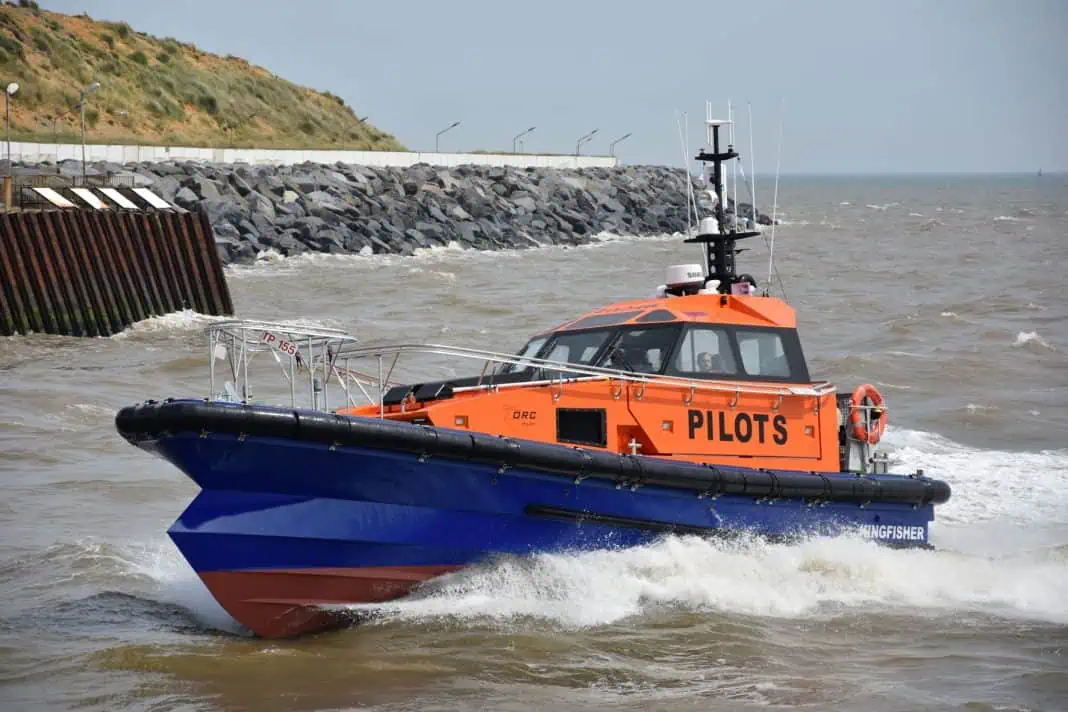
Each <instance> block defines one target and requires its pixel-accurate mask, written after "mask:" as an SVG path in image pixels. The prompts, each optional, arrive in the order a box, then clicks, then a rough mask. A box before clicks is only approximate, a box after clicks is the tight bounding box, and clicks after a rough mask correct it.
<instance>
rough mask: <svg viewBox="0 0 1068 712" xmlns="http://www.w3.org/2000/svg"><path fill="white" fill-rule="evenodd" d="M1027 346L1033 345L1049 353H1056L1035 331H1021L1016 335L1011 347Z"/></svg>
mask: <svg viewBox="0 0 1068 712" xmlns="http://www.w3.org/2000/svg"><path fill="white" fill-rule="evenodd" d="M1027 344H1034V345H1035V346H1040V347H1042V348H1044V349H1049V350H1050V351H1056V349H1055V348H1053V345H1052V344H1050V343H1049V342H1048V341H1046V340H1045V339H1043V338H1042V337H1041V336H1039V335H1038V332H1037V331H1021V332H1019V333H1018V334H1016V341H1014V342H1013V343H1012V345H1013V346H1026V345H1027Z"/></svg>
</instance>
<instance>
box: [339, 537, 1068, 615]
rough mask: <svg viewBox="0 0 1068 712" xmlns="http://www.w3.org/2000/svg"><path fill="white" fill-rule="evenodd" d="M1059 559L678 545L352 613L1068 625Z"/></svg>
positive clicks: (502, 569) (501, 565)
mask: <svg viewBox="0 0 1068 712" xmlns="http://www.w3.org/2000/svg"><path fill="white" fill-rule="evenodd" d="M1059 551H1061V550H1060V549H1053V550H1048V551H1044V552H1031V553H1027V554H1023V555H1017V556H1010V557H983V556H969V555H964V554H959V553H954V552H951V551H940V552H924V551H894V550H889V549H886V548H884V547H880V546H878V545H876V544H874V543H872V542H870V541H865V540H862V539H859V538H858V539H853V538H849V537H839V538H835V539H812V540H809V541H805V542H802V543H799V544H794V545H784V544H769V543H767V542H762V541H757V540H739V541H736V542H733V543H729V544H728V543H724V542H714V541H708V540H703V539H699V538H694V537H684V538H676V537H670V538H667V539H664V540H662V541H659V542H657V543H655V544H652V545H649V546H645V547H641V548H635V549H629V550H625V551H614V552H589V553H582V554H577V555H574V556H570V555H538V556H535V557H533V558H528V559H507V560H501V561H497V562H494V563H491V564H486V565H483V566H479V567H474V568H471V569H468V570H465V571H461V572H458V573H456V574H452V575H450V576H447V577H442V578H440V579H437V580H436V581H432V582H429V584H428V585H426V586H425V587H424V588H423V589H422V590H421V591H419V592H417V593H415V594H413V595H412V596H409V597H408V598H406V599H403V600H399V601H396V602H393V603H390V604H385V605H382V604H379V605H377V606H348V607H346V608H347V609H348V610H351V611H353V612H359V613H370V612H372V611H373V612H374V613H376V614H378V615H377V617H376V618H374V619H372V620H377V621H379V622H395V621H402V622H403V621H409V622H428V621H432V620H433V619H452V620H459V621H470V622H472V623H482V622H497V623H499V622H502V621H506V622H520V621H523V620H541V621H544V620H548V621H550V622H551V623H552V624H554V625H558V626H561V627H565V628H573V627H589V626H599V625H608V624H612V623H616V622H618V621H621V620H623V619H626V618H630V617H633V616H640V615H646V614H655V613H657V612H659V611H663V610H665V609H671V610H684V611H688V612H693V613H716V614H726V615H740V616H756V617H773V618H788V619H804V618H830V617H836V616H841V615H848V614H850V613H852V612H859V613H863V614H865V615H868V614H871V613H873V612H878V613H882V614H900V615H930V614H935V615H937V614H940V613H946V612H953V613H957V614H959V613H962V612H963V613H972V614H978V615H991V616H999V617H1006V618H1014V619H1027V620H1037V621H1043V622H1052V623H1056V624H1065V623H1068V602H1065V600H1064V597H1063V595H1062V592H1063V590H1064V587H1065V586H1068V565H1066V562H1065V560H1064V556H1063V553H1058V552H1059Z"/></svg>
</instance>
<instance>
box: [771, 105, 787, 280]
mask: <svg viewBox="0 0 1068 712" xmlns="http://www.w3.org/2000/svg"><path fill="white" fill-rule="evenodd" d="M785 104H786V98H785V97H782V98H781V99H780V101H779V155H778V157H777V158H776V159H775V192H774V194H773V197H772V199H771V242H770V244H769V245H768V285H771V275H772V270H773V269H774V267H775V226H776V224H778V222H779V221H778V220H777V219H776V215H778V213H779V169H780V168H781V167H782V120H783V107H784V106H785ZM779 282H780V286H781V283H782V280H781V279H780V280H779ZM769 291H770V289H769ZM783 296H784V297H785V296H786V291H785V290H784V291H783Z"/></svg>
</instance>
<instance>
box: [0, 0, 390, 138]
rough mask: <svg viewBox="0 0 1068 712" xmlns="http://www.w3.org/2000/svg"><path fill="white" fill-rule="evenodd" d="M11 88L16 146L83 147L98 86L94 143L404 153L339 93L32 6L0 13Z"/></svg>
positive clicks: (2, 60) (0, 52)
mask: <svg viewBox="0 0 1068 712" xmlns="http://www.w3.org/2000/svg"><path fill="white" fill-rule="evenodd" d="M12 81H15V82H18V83H19V92H18V94H17V95H16V96H15V98H14V100H13V101H12V104H11V122H12V129H11V137H12V139H13V140H20V139H21V140H40V141H51V140H52V137H53V129H55V133H56V136H57V139H58V140H59V141H75V140H80V118H79V110H78V108H77V105H78V102H79V93H80V91H81V90H82V88H84V87H87V86H89V85H90V84H91V83H93V82H100V84H101V87H100V89H98V90H97V91H95V92H93V93H92V94H90V95H89V100H88V102H87V103H86V134H87V141H90V142H92V143H137V144H168V145H186V146H214V147H225V146H230V145H235V146H255V147H274V148H326V149H342V148H347V149H364V150H379V151H387V150H405V149H404V147H403V146H401V145H400V144H399V143H398V142H397V140H396V139H395V138H393V136H391V135H389V134H387V133H384V132H382V131H379V130H378V129H376V128H374V127H373V126H371V125H369V124H367V123H364V122H361V121H360V120H359V118H358V117H357V115H356V114H355V113H354V112H353V110H352V109H351V108H350V107H348V106H346V105H345V103H344V102H343V101H342V100H341V99H340V98H339V97H337V96H334V95H333V94H331V93H330V92H320V91H315V90H312V89H307V88H305V87H300V86H297V85H296V84H293V83H292V82H288V81H286V80H285V79H282V78H281V77H278V76H276V75H274V74H271V73H270V72H269V71H267V70H266V69H263V68H262V67H257V66H254V65H252V64H249V63H248V62H247V61H245V60H243V59H240V58H238V57H233V56H229V55H228V56H226V57H221V56H218V55H214V54H210V53H208V52H203V51H201V50H200V49H198V48H197V47H195V46H194V45H192V44H188V43H184V42H179V41H178V40H176V39H173V38H170V37H166V38H162V39H160V38H158V37H153V36H152V35H147V34H144V33H142V32H137V31H135V30H134V29H132V28H131V27H130V26H129V25H127V24H126V23H122V22H103V21H98V20H93V19H91V18H89V17H88V16H86V15H79V16H71V15H62V14H59V13H55V12H48V11H46V10H40V9H38V8H37V7H36V5H35V4H34V3H32V2H28V1H27V0H20V2H19V3H18V5H15V4H3V5H0V90H2V87H5V86H7V84H8V83H9V82H12ZM0 111H2V109H0ZM0 119H2V116H0ZM0 140H2V136H0Z"/></svg>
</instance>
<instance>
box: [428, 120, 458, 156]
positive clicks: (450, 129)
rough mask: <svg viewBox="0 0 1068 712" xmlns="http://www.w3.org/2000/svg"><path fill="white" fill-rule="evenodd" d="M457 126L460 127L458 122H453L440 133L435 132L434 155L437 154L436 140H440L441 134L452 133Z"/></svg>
mask: <svg viewBox="0 0 1068 712" xmlns="http://www.w3.org/2000/svg"><path fill="white" fill-rule="evenodd" d="M459 125H460V122H459V121H453V122H452V123H451V124H449V125H448V126H446V127H445V128H443V129H442V130H441V131H438V132H437V134H436V135H435V136H434V153H437V152H438V139H439V138H441V134H443V133H445V132H446V131H452V130H453V129H454V128H456V127H457V126H459Z"/></svg>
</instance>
